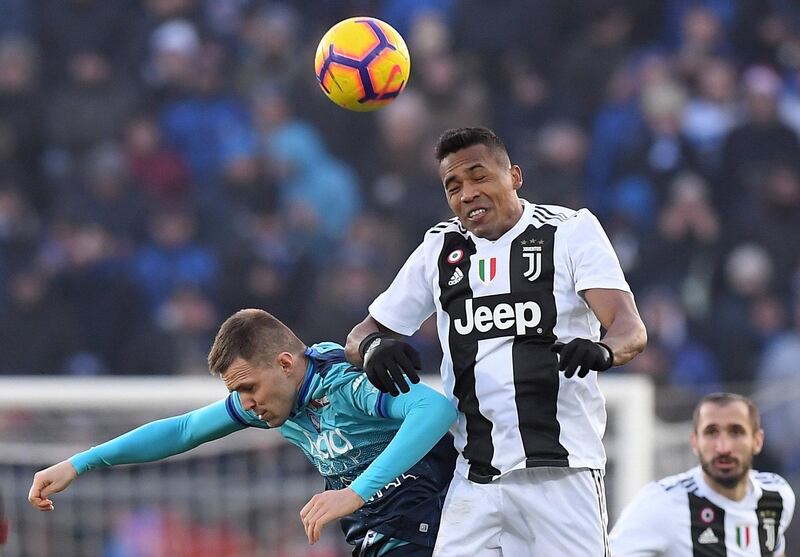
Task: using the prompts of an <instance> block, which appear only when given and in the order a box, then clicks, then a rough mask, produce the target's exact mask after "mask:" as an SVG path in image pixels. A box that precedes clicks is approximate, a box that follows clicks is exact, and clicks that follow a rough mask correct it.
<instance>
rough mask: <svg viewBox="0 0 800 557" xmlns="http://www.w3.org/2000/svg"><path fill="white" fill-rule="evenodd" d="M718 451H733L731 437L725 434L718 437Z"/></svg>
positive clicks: (726, 452)
mask: <svg viewBox="0 0 800 557" xmlns="http://www.w3.org/2000/svg"><path fill="white" fill-rule="evenodd" d="M717 452H718V453H720V454H723V455H727V454H730V452H731V439H730V437H728V436H727V435H725V434H723V435H720V436H719V438H717Z"/></svg>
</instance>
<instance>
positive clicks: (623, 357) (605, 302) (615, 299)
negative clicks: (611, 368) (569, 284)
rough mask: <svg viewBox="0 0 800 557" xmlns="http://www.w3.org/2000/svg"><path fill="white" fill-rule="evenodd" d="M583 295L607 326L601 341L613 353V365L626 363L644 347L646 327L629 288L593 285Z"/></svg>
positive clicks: (645, 343)
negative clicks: (622, 289) (616, 288)
mask: <svg viewBox="0 0 800 557" xmlns="http://www.w3.org/2000/svg"><path fill="white" fill-rule="evenodd" d="M584 295H585V297H586V301H587V303H588V304H589V307H590V308H592V311H593V312H594V314H595V315H596V316H597V318H598V319H599V320H600V323H601V324H602V325H603V328H605V330H606V334H605V335H604V336H603V338H602V341H601V342H602V343H603V344H605V345H606V346H608V347H609V348H610V349H611V351H612V352H613V353H614V361H613V363H612V365H615V366H621V365H623V364H626V363H628V362H629V361H630V360H631V359H633V357H634V356H636V355H637V354H638V353H639V352H641V351H642V350H644V347H645V346H646V345H647V330H646V329H645V327H644V323H643V322H642V318H641V317H639V310H638V309H637V308H636V302H635V301H634V299H633V295H632V294H631V293H630V292H622V291H619V290H614V289H603V288H595V289H589V290H586V291H585V293H584Z"/></svg>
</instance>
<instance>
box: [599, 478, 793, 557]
mask: <svg viewBox="0 0 800 557" xmlns="http://www.w3.org/2000/svg"><path fill="white" fill-rule="evenodd" d="M794 505H795V495H794V492H793V491H792V488H791V487H790V486H789V484H788V483H786V480H784V479H783V478H782V477H780V476H779V475H777V474H771V473H768V472H757V471H755V470H751V471H750V485H749V489H748V493H747V495H746V496H745V498H744V499H742V500H741V501H733V500H731V499H728V498H727V497H724V496H722V495H720V494H719V493H717V492H716V491H714V490H712V489H711V488H710V487H709V486H708V484H707V483H706V482H705V480H704V478H703V472H702V470H701V468H700V467H699V466H698V467H696V468H693V469H691V470H689V471H688V472H684V473H683V474H678V475H676V476H670V477H668V478H665V479H663V480H661V481H659V482H653V483H650V484H648V485H646V486H645V487H644V488H642V490H641V491H640V492H639V493H638V495H637V496H636V497H635V498H634V500H633V501H632V502H631V503H630V504H629V505H628V506H627V507H626V508H625V510H624V511H623V512H622V515H621V516H620V518H619V520H618V521H617V523H616V524H615V525H614V528H613V529H612V530H611V553H612V555H614V557H753V556H756V555H757V556H759V557H766V556H770V557H772V556H778V555H783V554H784V553H785V547H784V546H785V541H784V532H786V528H787V527H788V526H789V522H791V520H792V514H793V513H794Z"/></svg>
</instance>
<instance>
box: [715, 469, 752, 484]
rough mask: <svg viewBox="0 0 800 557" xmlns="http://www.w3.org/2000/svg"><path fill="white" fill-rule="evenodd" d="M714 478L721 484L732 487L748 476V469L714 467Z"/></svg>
mask: <svg viewBox="0 0 800 557" xmlns="http://www.w3.org/2000/svg"><path fill="white" fill-rule="evenodd" d="M712 470H713V474H712V476H713V478H714V479H715V480H716V481H717V482H718V483H720V484H722V485H725V486H728V487H732V486H734V485H736V484H738V483H739V482H740V481H741V480H742V478H743V477H744V476H745V475H746V474H747V469H745V468H743V467H742V466H741V465H737V466H735V467H732V468H718V467H716V466H715V467H713V469H712Z"/></svg>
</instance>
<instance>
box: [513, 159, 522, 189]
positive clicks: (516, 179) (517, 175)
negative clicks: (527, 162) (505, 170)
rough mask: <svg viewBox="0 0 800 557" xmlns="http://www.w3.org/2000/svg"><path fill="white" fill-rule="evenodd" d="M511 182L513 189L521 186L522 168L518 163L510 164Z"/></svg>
mask: <svg viewBox="0 0 800 557" xmlns="http://www.w3.org/2000/svg"><path fill="white" fill-rule="evenodd" d="M510 172H511V178H512V182H511V184H512V185H513V186H514V189H515V190H518V189H519V188H521V187H522V169H521V168H520V167H519V165H516V164H513V165H511V171H510Z"/></svg>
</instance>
